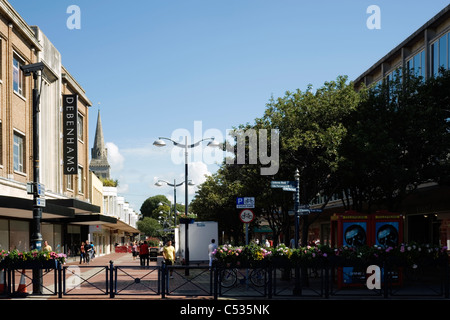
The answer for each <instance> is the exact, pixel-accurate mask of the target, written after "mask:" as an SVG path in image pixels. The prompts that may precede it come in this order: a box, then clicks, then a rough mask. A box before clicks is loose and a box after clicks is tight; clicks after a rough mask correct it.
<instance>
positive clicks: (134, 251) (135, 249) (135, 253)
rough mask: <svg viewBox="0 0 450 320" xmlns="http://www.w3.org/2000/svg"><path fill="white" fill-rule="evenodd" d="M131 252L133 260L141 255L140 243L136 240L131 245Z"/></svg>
mask: <svg viewBox="0 0 450 320" xmlns="http://www.w3.org/2000/svg"><path fill="white" fill-rule="evenodd" d="M131 254H132V256H133V260H136V257H137V256H138V255H139V252H138V245H137V243H136V241H134V242H133V245H132V246H131Z"/></svg>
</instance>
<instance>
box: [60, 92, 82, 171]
mask: <svg viewBox="0 0 450 320" xmlns="http://www.w3.org/2000/svg"><path fill="white" fill-rule="evenodd" d="M77 106H78V95H76V94H69V95H63V133H64V145H63V148H64V151H63V160H64V174H77V172H78V169H77V167H78V138H77V132H78V130H77V124H78V121H77V120H78V107H77Z"/></svg>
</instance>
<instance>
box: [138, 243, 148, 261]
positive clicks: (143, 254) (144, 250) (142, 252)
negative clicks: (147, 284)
mask: <svg viewBox="0 0 450 320" xmlns="http://www.w3.org/2000/svg"><path fill="white" fill-rule="evenodd" d="M139 258H140V260H141V267H145V264H147V266H148V265H149V251H148V244H147V241H144V243H142V244H141V245H140V246H139Z"/></svg>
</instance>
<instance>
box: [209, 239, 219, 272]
mask: <svg viewBox="0 0 450 320" xmlns="http://www.w3.org/2000/svg"><path fill="white" fill-rule="evenodd" d="M216 249H217V244H216V239H211V243H210V244H209V246H208V255H209V267H210V268H211V266H212V261H213V259H214V254H213V252H214V251H215V250H216Z"/></svg>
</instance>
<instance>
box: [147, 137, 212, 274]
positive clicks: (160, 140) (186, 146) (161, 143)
mask: <svg viewBox="0 0 450 320" xmlns="http://www.w3.org/2000/svg"><path fill="white" fill-rule="evenodd" d="M164 140H168V141H170V142H172V143H173V145H174V146H176V147H180V148H184V160H185V164H184V185H185V195H184V197H185V205H184V212H185V214H186V216H187V215H188V186H189V178H188V149H190V148H194V147H197V146H198V145H200V143H201V142H202V141H207V140H210V142H209V143H208V147H218V146H220V144H219V143H218V142H217V141H214V138H205V139H202V140H200V141H197V142H196V143H193V144H188V137H187V136H186V137H185V143H184V144H183V143H179V142H176V141H174V140H172V139H169V138H164V137H159V138H158V140H156V141H155V142H153V145H155V146H157V147H164V146H166V143H165V142H164ZM185 226H186V228H185V230H184V232H185V243H184V245H185V257H184V258H185V262H186V265H187V266H189V244H188V229H189V228H188V226H189V225H188V224H185ZM186 274H187V275H188V274H189V269H188V268H186Z"/></svg>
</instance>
